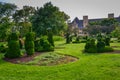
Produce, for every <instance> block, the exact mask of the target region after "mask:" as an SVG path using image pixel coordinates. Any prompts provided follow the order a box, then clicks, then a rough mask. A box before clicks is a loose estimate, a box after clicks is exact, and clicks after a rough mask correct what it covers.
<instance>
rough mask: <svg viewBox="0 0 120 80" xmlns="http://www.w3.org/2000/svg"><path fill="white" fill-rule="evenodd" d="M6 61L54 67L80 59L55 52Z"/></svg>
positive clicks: (7, 59)
mask: <svg viewBox="0 0 120 80" xmlns="http://www.w3.org/2000/svg"><path fill="white" fill-rule="evenodd" d="M4 60H6V61H8V62H11V63H15V64H25V65H40V66H53V65H59V64H67V63H70V62H74V61H77V60H78V58H76V57H73V56H69V55H61V54H58V53H55V52H48V53H40V52H36V53H35V54H34V55H32V56H27V55H24V56H22V57H20V58H15V59H10V58H4Z"/></svg>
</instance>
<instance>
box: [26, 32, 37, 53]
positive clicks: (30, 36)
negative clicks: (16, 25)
mask: <svg viewBox="0 0 120 80" xmlns="http://www.w3.org/2000/svg"><path fill="white" fill-rule="evenodd" d="M34 46H35V45H34V33H33V32H29V33H27V34H26V39H25V50H26V53H27V55H33V54H34V51H35V50H34V49H35V47H34Z"/></svg>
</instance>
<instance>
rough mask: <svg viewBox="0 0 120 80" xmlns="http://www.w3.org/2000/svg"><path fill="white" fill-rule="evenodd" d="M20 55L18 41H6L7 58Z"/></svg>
mask: <svg viewBox="0 0 120 80" xmlns="http://www.w3.org/2000/svg"><path fill="white" fill-rule="evenodd" d="M20 56H21V52H20V45H19V41H14V40H11V41H9V43H8V50H7V53H6V54H5V57H7V58H18V57H20Z"/></svg>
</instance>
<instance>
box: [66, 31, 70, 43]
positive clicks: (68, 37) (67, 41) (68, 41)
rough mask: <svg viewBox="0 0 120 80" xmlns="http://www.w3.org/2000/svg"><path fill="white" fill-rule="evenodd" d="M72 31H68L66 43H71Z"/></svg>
mask: <svg viewBox="0 0 120 80" xmlns="http://www.w3.org/2000/svg"><path fill="white" fill-rule="evenodd" d="M70 41H71V40H70V33H68V32H67V34H66V43H67V44H68V43H70Z"/></svg>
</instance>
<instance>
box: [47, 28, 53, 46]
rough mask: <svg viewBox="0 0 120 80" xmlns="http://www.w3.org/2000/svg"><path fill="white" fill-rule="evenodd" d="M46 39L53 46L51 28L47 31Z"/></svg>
mask: <svg viewBox="0 0 120 80" xmlns="http://www.w3.org/2000/svg"><path fill="white" fill-rule="evenodd" d="M47 35H48V38H47V39H48V41H49V43H50V44H51V45H52V46H54V40H53V33H52V31H51V30H49V31H48V34H47Z"/></svg>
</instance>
